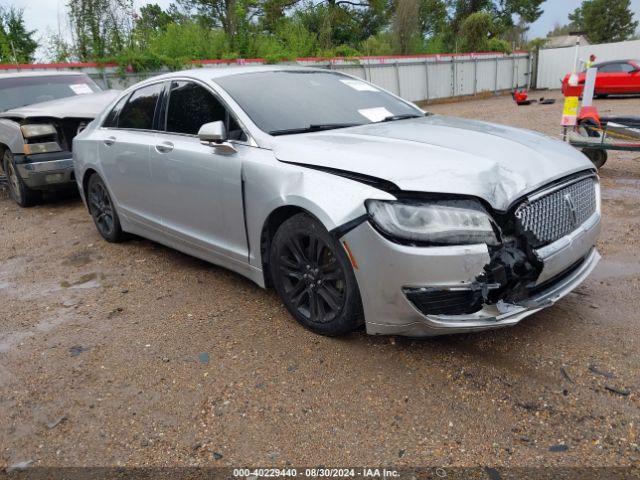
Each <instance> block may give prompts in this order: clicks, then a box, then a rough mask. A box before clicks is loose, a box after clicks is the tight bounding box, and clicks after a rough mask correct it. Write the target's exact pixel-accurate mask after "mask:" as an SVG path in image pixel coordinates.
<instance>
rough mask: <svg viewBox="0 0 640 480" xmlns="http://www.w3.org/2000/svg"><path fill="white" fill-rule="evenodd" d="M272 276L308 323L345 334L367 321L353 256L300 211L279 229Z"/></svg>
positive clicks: (327, 331) (290, 306)
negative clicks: (352, 263) (348, 255)
mask: <svg viewBox="0 0 640 480" xmlns="http://www.w3.org/2000/svg"><path fill="white" fill-rule="evenodd" d="M270 267H271V269H270V270H271V276H272V279H273V282H274V285H275V287H276V290H277V291H278V293H279V295H280V297H281V298H282V300H283V302H284V303H285V305H286V306H287V308H288V309H289V311H290V312H291V313H292V314H293V315H294V317H296V319H297V320H298V321H299V322H300V323H301V324H302V325H304V326H305V327H307V328H309V329H310V330H313V331H314V332H317V333H320V334H323V335H342V334H345V333H348V332H350V331H352V330H354V329H355V328H356V327H357V326H358V325H359V324H360V323H361V321H362V306H361V301H360V295H359V291H358V287H357V283H356V280H355V276H354V274H353V270H352V267H351V264H350V263H349V260H348V258H347V256H346V254H345V252H344V250H343V249H342V247H341V246H340V244H339V243H338V242H337V241H336V240H335V239H333V238H332V237H331V235H329V233H328V232H327V231H326V229H325V228H324V227H323V226H322V225H320V224H319V223H318V222H317V221H316V220H314V219H313V218H312V217H310V216H309V215H306V214H298V215H296V216H294V217H292V218H290V219H289V220H287V221H286V222H284V223H283V224H282V225H281V226H280V228H279V229H278V231H277V233H276V235H275V236H274V239H273V242H272V248H271V255H270Z"/></svg>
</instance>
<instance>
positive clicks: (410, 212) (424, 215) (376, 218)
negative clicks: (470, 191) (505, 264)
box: [366, 200, 499, 246]
mask: <svg viewBox="0 0 640 480" xmlns="http://www.w3.org/2000/svg"><path fill="white" fill-rule="evenodd" d="M366 206H367V211H368V212H369V215H370V217H371V221H372V222H373V224H374V226H376V227H377V228H378V229H379V230H380V231H381V232H382V233H383V234H385V235H387V236H388V237H391V238H394V239H398V240H401V241H404V242H407V243H416V244H430V245H471V244H478V243H486V244H487V245H491V246H495V245H498V244H499V240H498V238H497V236H496V231H495V230H494V226H493V220H492V219H491V217H490V216H489V214H488V213H487V212H486V211H485V210H484V209H483V208H482V206H481V205H480V203H478V202H474V201H471V200H469V201H462V202H429V201H402V200H398V201H382V200H368V201H367V202H366Z"/></svg>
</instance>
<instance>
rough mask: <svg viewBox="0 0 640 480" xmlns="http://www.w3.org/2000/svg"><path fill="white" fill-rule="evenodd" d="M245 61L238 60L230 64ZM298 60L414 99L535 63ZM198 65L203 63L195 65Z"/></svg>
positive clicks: (474, 87) (456, 90)
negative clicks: (348, 75) (342, 73)
mask: <svg viewBox="0 0 640 480" xmlns="http://www.w3.org/2000/svg"><path fill="white" fill-rule="evenodd" d="M243 63H244V62H243V61H238V62H235V63H233V64H231V65H232V66H233V65H238V64H243ZM251 64H254V65H255V64H260V62H259V61H251ZM296 64H298V65H308V66H316V67H321V68H328V69H331V70H336V71H340V72H344V73H347V74H350V75H355V76H357V77H360V78H362V79H364V80H367V81H370V82H372V83H374V84H376V85H378V86H380V87H382V88H385V89H387V90H389V91H391V92H393V93H395V94H397V95H399V96H401V97H402V98H405V99H407V100H410V101H415V102H417V101H431V100H437V99H443V98H449V97H460V96H467V95H477V94H480V93H483V92H499V91H504V90H511V89H513V88H514V87H516V86H523V85H527V84H528V82H529V78H530V76H529V71H530V65H531V64H530V58H529V55H528V54H527V53H514V54H512V55H503V54H465V55H425V56H416V57H365V58H361V59H359V60H354V61H351V60H339V59H334V60H331V61H318V60H315V59H300V60H298V61H297V62H296ZM206 66H210V67H213V68H220V67H226V66H229V64H228V63H223V62H216V63H213V64H210V65H206ZM25 67H26V66H25ZM196 67H200V65H198V66H194V68H196ZM67 69H69V68H68V67H67V66H65V65H55V66H45V65H34V66H28V70H45V71H50V70H67ZM25 70H26V68H25ZM74 70H80V71H85V72H86V73H88V74H89V75H91V76H92V77H93V78H94V79H95V80H96V81H97V82H98V83H100V84H101V85H102V86H103V87H108V88H116V89H122V88H125V87H128V86H129V85H132V84H134V83H136V82H138V81H140V80H143V79H145V78H149V77H150V76H153V75H157V74H159V73H162V72H153V73H144V74H142V73H127V74H125V75H121V74H118V72H117V71H116V68H115V67H106V68H102V69H99V68H96V67H94V66H83V67H82V68H74ZM10 71H14V72H15V71H16V68H15V67H12V66H7V65H4V66H2V65H0V73H6V72H10Z"/></svg>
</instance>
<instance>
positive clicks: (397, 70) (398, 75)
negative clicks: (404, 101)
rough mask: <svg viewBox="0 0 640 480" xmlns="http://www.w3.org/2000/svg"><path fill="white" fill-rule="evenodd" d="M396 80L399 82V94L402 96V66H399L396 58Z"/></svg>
mask: <svg viewBox="0 0 640 480" xmlns="http://www.w3.org/2000/svg"><path fill="white" fill-rule="evenodd" d="M395 65H396V81H397V82H398V96H399V97H401V98H402V87H401V86H400V85H401V84H400V67H399V66H398V60H396V64H395Z"/></svg>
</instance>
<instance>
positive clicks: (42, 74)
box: [0, 70, 86, 80]
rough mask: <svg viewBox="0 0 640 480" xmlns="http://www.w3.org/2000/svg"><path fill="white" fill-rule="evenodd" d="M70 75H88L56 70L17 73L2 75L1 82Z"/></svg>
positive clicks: (0, 76) (0, 75) (0, 74)
mask: <svg viewBox="0 0 640 480" xmlns="http://www.w3.org/2000/svg"><path fill="white" fill-rule="evenodd" d="M70 75H86V73H84V72H61V71H58V70H54V71H51V72H46V71H37V72H15V73H0V80H2V79H3V78H25V77H58V76H60V77H63V76H70Z"/></svg>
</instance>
